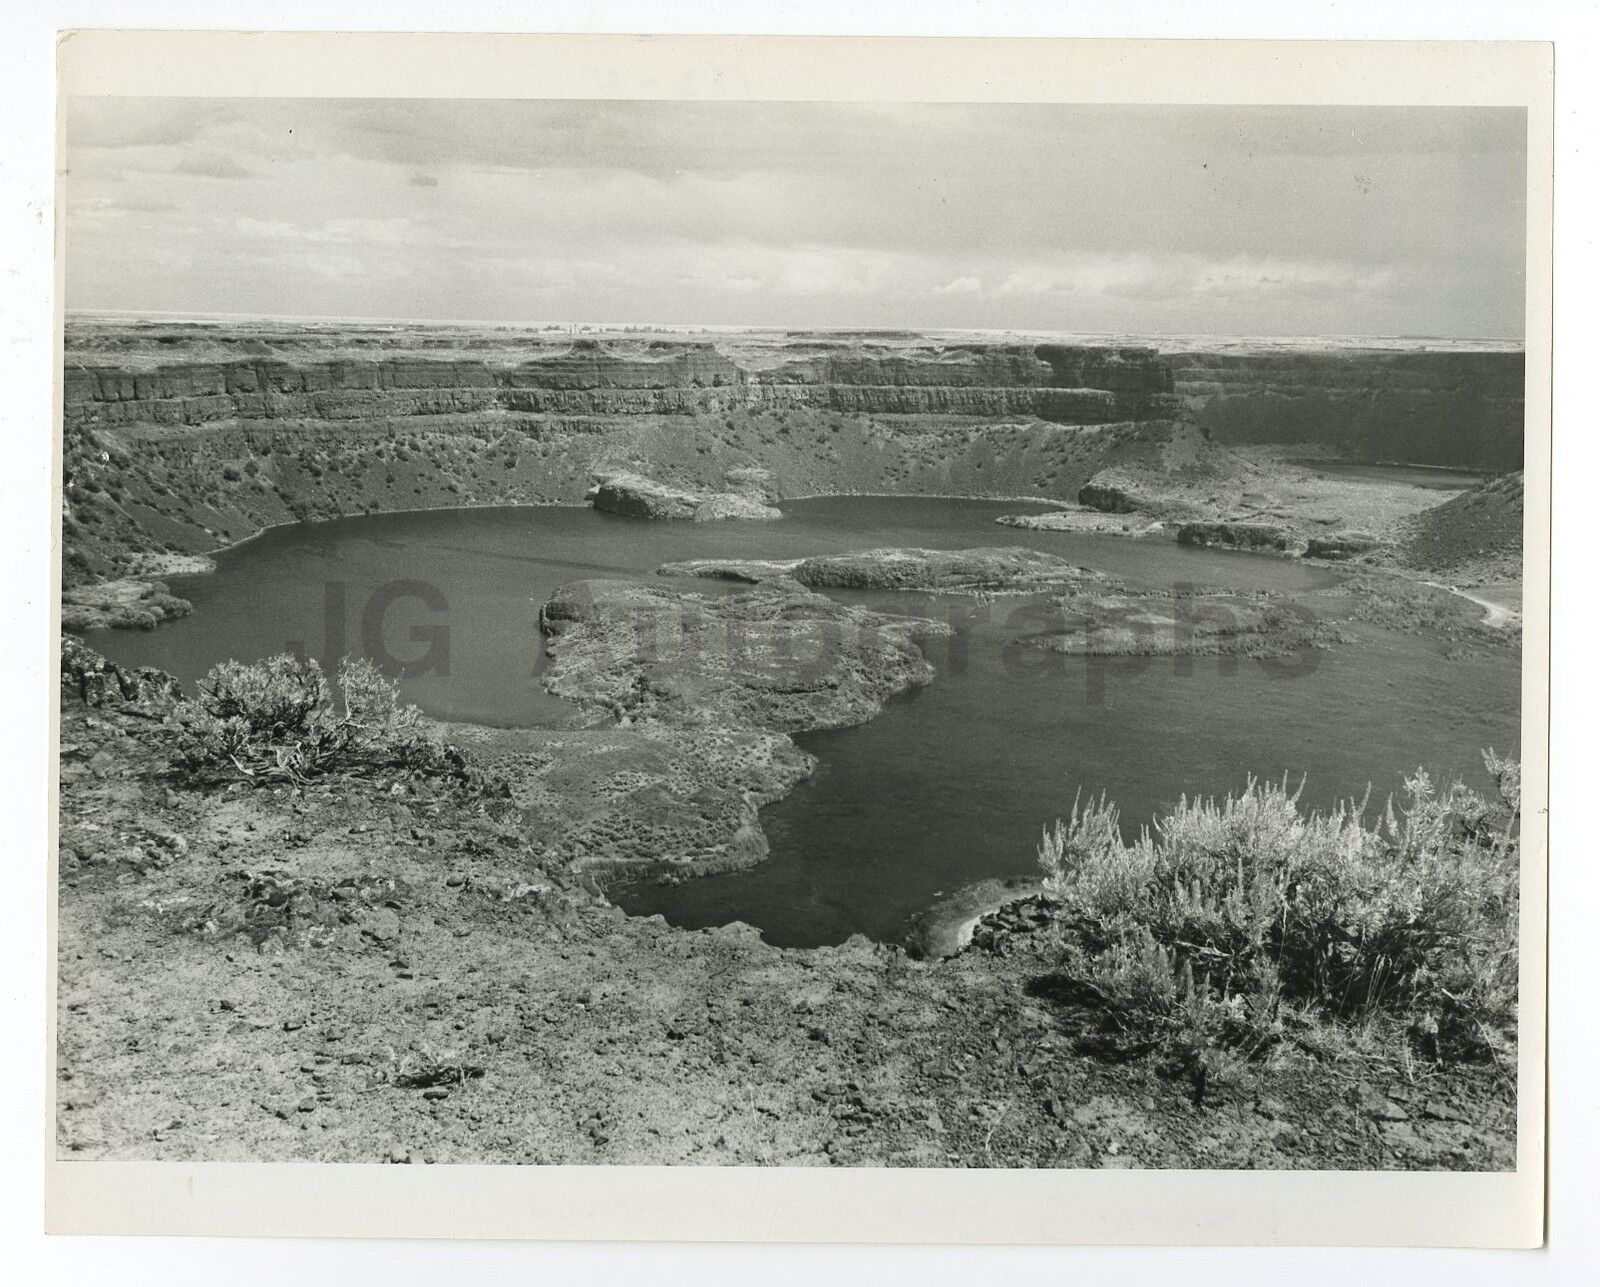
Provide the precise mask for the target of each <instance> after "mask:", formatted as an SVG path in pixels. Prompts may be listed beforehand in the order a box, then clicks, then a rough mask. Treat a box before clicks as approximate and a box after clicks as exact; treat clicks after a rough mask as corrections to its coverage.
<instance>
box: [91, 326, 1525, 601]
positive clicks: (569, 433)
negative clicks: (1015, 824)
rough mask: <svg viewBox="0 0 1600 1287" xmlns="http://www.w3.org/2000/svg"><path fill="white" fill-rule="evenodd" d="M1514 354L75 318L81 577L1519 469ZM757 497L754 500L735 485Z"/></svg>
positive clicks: (1516, 355) (93, 578) (1518, 401)
mask: <svg viewBox="0 0 1600 1287" xmlns="http://www.w3.org/2000/svg"><path fill="white" fill-rule="evenodd" d="M1521 362H1522V358H1521V355H1520V354H1519V353H1514V352H1504V351H1492V350H1483V351H1457V350H1453V349H1447V350H1444V351H1437V352H1435V351H1427V350H1413V351H1401V352H1395V351H1390V350H1384V349H1370V350H1368V349H1354V348H1348V347H1329V348H1324V349H1307V350H1304V351H1298V350H1297V351H1292V352H1285V351H1283V350H1282V348H1281V347H1278V346H1263V347H1261V348H1260V349H1259V350H1245V351H1238V350H1228V351H1223V352H1216V353H1207V352H1203V351H1198V350H1196V351H1183V352H1177V353H1172V354H1164V353H1162V352H1161V351H1159V350H1158V349H1157V348H1156V347H1155V346H1152V345H1149V344H1143V345H1132V344H1116V345H1092V344H1080V343H1071V344H1069V343H1062V342H1055V341H1040V342H1034V343H1021V342H987V341H986V342H974V341H972V340H971V339H970V338H968V339H966V340H963V341H960V342H940V341H938V340H935V339H932V338H927V337H917V336H911V337H905V336H898V335H897V336H874V335H872V334H864V335H859V336H846V337H835V336H829V335H827V334H805V333H785V332H774V333H760V332H757V333H745V332H739V333H733V334H730V335H727V336H718V337H715V338H703V337H697V338H685V337H682V336H673V335H666V334H652V335H644V336H640V335H634V334H611V335H603V336H599V337H566V336H555V337H552V336H549V335H547V334H545V333H542V332H515V331H510V330H494V329H486V328H449V327H438V328H427V327H405V326H393V327H370V326H369V327H362V326H355V325H353V326H346V327H337V326H333V325H331V324H330V325H327V326H321V327H318V326H313V325H305V326H290V325H287V324H277V325H276V326H274V325H273V324H252V325H246V324H242V323H241V324H217V325H193V324H191V325H175V324H173V325H168V324H158V323H145V324H129V323H117V324H112V323H95V322H88V321H84V322H78V323H73V324H69V327H68V331H67V341H66V352H65V368H64V376H63V408H62V427H63V489H64V501H65V506H64V519H63V546H64V552H63V567H62V573H63V582H64V584H66V585H67V586H68V587H69V588H70V587H74V586H78V585H81V584H86V583H92V582H97V581H103V580H108V579H113V578H116V577H123V576H129V575H137V571H136V568H135V565H136V564H142V565H144V566H146V567H148V566H150V557H151V556H152V555H155V556H159V557H175V556H182V555H194V554H206V553H210V552H211V551H214V550H216V549H218V548H221V547H223V546H226V545H228V544H230V543H233V542H236V541H238V540H241V539H243V538H245V537H247V536H249V535H251V534H253V533H254V532H256V531H258V530H260V529H261V528H264V527H268V526H273V525H276V524H280V523H286V522H295V521H305V520H313V519H326V518H332V517H337V516H341V515H348V514H360V513H373V512H386V511H394V510H404V509H425V508H439V507H457V506H469V505H530V504H579V503H582V501H583V499H584V497H585V496H586V494H588V493H589V491H590V489H591V488H592V487H593V486H594V485H595V484H596V483H597V482H598V481H599V480H601V479H603V478H605V477H606V476H608V475H628V474H637V475H642V476H643V477H644V478H646V479H649V480H654V481H655V482H656V483H657V484H659V485H663V486H666V487H668V488H669V489H681V490H684V491H688V492H698V493H721V492H724V491H726V490H728V486H727V481H726V480H727V479H728V478H729V477H730V475H731V474H732V475H737V473H738V472H739V471H748V470H752V469H755V470H761V471H764V474H763V475H762V477H763V488H764V489H765V490H766V491H767V492H769V493H770V495H771V496H772V497H774V498H779V499H781V498H784V497H797V496H808V495H818V494H839V493H864V494H867V493H870V494H906V495H917V494H924V495H970V496H994V497H1013V496H1014V497H1025V498H1038V499H1046V500H1058V501H1063V502H1074V501H1076V500H1077V498H1078V496H1079V493H1080V491H1081V490H1082V489H1083V488H1084V487H1085V485H1086V484H1089V483H1090V482H1091V480H1093V479H1094V478H1095V476H1096V475H1097V474H1100V473H1101V472H1102V471H1105V470H1107V469H1112V468H1118V467H1120V468H1129V469H1133V470H1135V471H1137V470H1139V469H1145V468H1150V469H1155V470H1156V471H1158V472H1161V473H1163V474H1166V475H1169V476H1170V475H1174V474H1176V475H1177V476H1179V477H1183V476H1198V475H1203V474H1204V473H1205V472H1206V464H1207V461H1206V459H1205V456H1206V452H1207V450H1208V448H1210V447H1211V446H1212V445H1219V446H1228V445H1232V444H1237V445H1240V446H1241V447H1249V446H1253V445H1257V444H1260V443H1264V442H1270V443H1274V444H1292V445H1294V446H1295V447H1296V448H1298V449H1300V450H1301V452H1302V454H1305V455H1310V456H1316V455H1318V454H1324V455H1327V456H1330V457H1333V458H1356V459H1374V460H1376V459H1382V460H1392V461H1398V462H1402V463H1427V464H1447V465H1455V466H1461V467H1464V468H1469V469H1475V470H1485V471H1495V472H1501V471H1506V470H1511V469H1515V468H1517V467H1518V466H1519V465H1520V463H1521V442H1522V378H1521ZM735 490H737V489H735Z"/></svg>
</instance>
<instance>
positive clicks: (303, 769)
mask: <svg viewBox="0 0 1600 1287" xmlns="http://www.w3.org/2000/svg"><path fill="white" fill-rule="evenodd" d="M420 719H421V714H420V712H419V711H418V710H417V708H416V707H415V706H410V705H406V704H403V703H402V702H401V701H400V694H399V685H398V684H396V683H395V682H394V681H393V680H391V679H388V678H386V677H385V676H384V674H383V672H382V671H380V670H379V669H378V668H377V666H375V665H373V663H372V662H370V661H367V660H365V659H353V658H349V657H347V658H345V659H344V661H343V662H341V663H340V666H339V693H338V696H337V698H336V697H335V696H334V695H333V693H332V692H331V691H330V688H329V684H328V680H327V677H326V676H325V675H324V674H323V671H322V667H321V666H319V665H318V664H317V662H316V661H315V660H314V659H312V660H302V659H300V658H298V657H294V656H291V655H289V654H287V653H285V654H280V655H279V656H275V657H268V658H266V659H265V660H264V661H259V662H252V663H244V662H238V661H226V662H223V663H222V664H221V665H219V666H215V667H213V668H212V670H211V673H210V674H208V675H207V676H206V677H205V678H204V679H203V680H201V681H200V684H199V695H198V696H197V697H195V698H194V699H192V700H188V701H183V702H180V703H179V704H178V706H177V707H176V709H175V710H174V711H173V713H172V716H171V720H170V722H171V724H172V726H173V729H174V731H175V734H176V739H175V740H176V745H175V747H174V750H173V755H172V761H173V765H174V767H176V768H178V769H179V770H181V771H187V772H190V773H195V774H198V775H202V776H214V777H215V776H220V777H236V778H244V779H247V780H251V781H257V782H281V781H288V782H302V781H305V780H306V779H308V778H313V777H318V776H321V775H324V774H329V773H341V772H343V773H348V772H375V771H379V770H384V771H396V770H398V771H401V772H418V773H424V774H429V775H435V774H442V775H445V776H450V777H456V778H465V777H466V760H465V758H464V757H463V756H462V754H461V752H460V751H458V750H456V749H455V748H453V747H449V746H446V745H445V744H444V743H443V742H442V741H441V740H440V739H439V738H438V737H437V736H436V735H433V734H431V733H429V732H427V731H425V730H424V729H423V728H422V727H421V725H420Z"/></svg>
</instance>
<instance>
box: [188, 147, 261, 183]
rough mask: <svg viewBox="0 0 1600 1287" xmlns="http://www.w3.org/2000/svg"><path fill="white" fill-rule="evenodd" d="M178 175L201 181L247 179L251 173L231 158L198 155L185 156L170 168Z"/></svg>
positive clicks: (212, 154) (205, 154) (215, 155)
mask: <svg viewBox="0 0 1600 1287" xmlns="http://www.w3.org/2000/svg"><path fill="white" fill-rule="evenodd" d="M172 168H173V170H174V171H175V172H176V173H178V174H192V175H195V176H196V177H198V178H203V179H248V178H249V177H250V175H251V171H249V170H247V169H245V168H244V166H242V165H240V164H239V163H238V162H237V161H235V160H234V159H233V158H232V157H231V156H219V155H217V154H215V153H211V154H207V153H200V154H196V155H190V156H185V157H184V158H183V159H182V160H180V161H179V162H178V163H177V165H175V166H173V167H172Z"/></svg>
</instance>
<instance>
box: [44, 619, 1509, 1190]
mask: <svg viewBox="0 0 1600 1287" xmlns="http://www.w3.org/2000/svg"><path fill="white" fill-rule="evenodd" d="M172 700H173V692H172V685H171V684H170V682H168V681H164V680H161V679H160V678H159V677H158V676H155V675H152V674H149V673H146V674H145V675H143V676H138V675H127V674H124V673H122V672H118V671H116V670H115V669H114V668H106V667H104V666H102V665H100V664H98V663H97V662H95V661H94V659H92V657H88V658H86V657H85V655H84V654H83V653H81V652H79V651H76V650H74V651H73V652H72V667H71V669H70V670H69V671H68V673H66V674H64V691H63V699H62V705H63V711H62V762H61V781H62V789H61V809H62V812H61V839H60V876H61V880H60V890H59V894H60V905H59V938H58V952H59V955H58V962H59V977H58V990H57V1024H58V1040H59V1044H58V1067H57V1083H56V1094H57V1109H58V1132H59V1133H58V1141H59V1147H60V1151H61V1154H62V1156H66V1157H117V1158H160V1159H210V1160H224V1159H236V1160H242V1159H275V1160H287V1159H303V1160H330V1161H332V1160H337V1161H372V1160H385V1159H387V1160H390V1161H396V1162H430V1161H431V1162H448V1161H499V1162H547V1163H555V1162H564V1163H596V1162H599V1163H604V1162H617V1163H651V1162H662V1163H669V1162H705V1163H724V1164H762V1163H787V1164H838V1165H916V1166H939V1165H962V1166H1011V1165H1030V1166H1031V1165H1038V1166H1071V1167H1087V1166H1111V1167H1117V1166H1147V1167H1195V1166H1199V1167H1319V1168H1326V1167H1351V1168H1394V1167H1408V1168H1418V1167H1421V1168H1473V1169H1481V1168H1500V1167H1506V1166H1509V1165H1511V1164H1512V1161H1513V1145H1514V1129H1513V1124H1514V1108H1515V1100H1514V1094H1513V1090H1512V1087H1511V1084H1510V1082H1509V1080H1508V1079H1507V1078H1506V1077H1504V1076H1502V1075H1501V1074H1500V1072H1499V1071H1498V1070H1497V1069H1496V1068H1495V1067H1493V1066H1490V1065H1473V1066H1458V1067H1455V1068H1453V1069H1449V1070H1438V1069H1432V1068H1428V1067H1424V1066H1422V1065H1420V1064H1411V1065H1410V1066H1408V1067H1404V1068H1402V1067H1401V1066H1399V1065H1394V1064H1386V1063H1379V1062H1371V1061H1367V1060H1363V1059H1361V1058H1359V1057H1356V1056H1354V1055H1353V1054H1351V1053H1349V1052H1344V1053H1340V1052H1335V1051H1327V1050H1324V1051H1320V1052H1319V1051H1317V1050H1314V1049H1311V1048H1309V1047H1308V1048H1300V1047H1298V1046H1292V1045H1291V1046H1288V1047H1285V1048H1284V1049H1283V1050H1281V1051H1280V1052H1279V1053H1278V1055H1277V1056H1275V1057H1274V1059H1273V1060H1271V1061H1267V1062H1262V1063H1258V1064H1254V1065H1251V1066H1250V1067H1249V1068H1248V1069H1247V1070H1245V1071H1244V1072H1243V1073H1242V1074H1241V1075H1239V1076H1237V1077H1236V1078H1234V1079H1233V1080H1231V1081H1229V1082H1227V1083H1225V1084H1218V1083H1216V1082H1215V1081H1213V1083H1212V1085H1211V1086H1210V1087H1209V1088H1208V1089H1207V1091H1206V1094H1205V1097H1204V1100H1203V1102H1201V1103H1196V1101H1195V1094H1194V1089H1193V1086H1192V1084H1191V1082H1190V1081H1189V1079H1188V1078H1187V1077H1185V1076H1182V1075H1178V1074H1177V1073H1176V1071H1175V1070H1173V1069H1170V1068H1165V1067H1163V1066H1162V1065H1161V1064H1160V1063H1159V1061H1157V1060H1155V1059H1153V1058H1140V1057H1132V1058H1130V1057H1128V1054H1127V1052H1114V1051H1111V1052H1108V1051H1106V1050H1105V1049H1104V1048H1103V1047H1102V1046H1100V1045H1098V1044H1097V1040H1098V1039H1097V1038H1095V1036H1094V1034H1095V1033H1097V1032H1099V1031H1100V1029H1099V1026H1098V1025H1097V1024H1095V1023H1093V1022H1092V1021H1091V1020H1090V1017H1089V1016H1088V1015H1086V1014H1085V1013H1084V1012H1083V1011H1082V1010H1080V1009H1078V1008H1076V1006H1075V1004H1074V1003H1073V1002H1072V1001H1071V1000H1070V999H1069V998H1067V997H1065V996H1063V995H1062V994H1061V991H1060V990H1059V989H1055V988H1053V987H1052V979H1053V973H1052V971H1053V967H1054V964H1055V962H1056V960H1057V951H1056V949H1055V948H1054V946H1053V942H1052V935H1051V932H1050V930H1049V928H1048V919H1047V917H1046V916H1044V915H1041V913H1040V910H1039V905H1038V903H1037V902H1036V901H1035V902H1033V903H1026V902H1025V903H1020V904H1015V905H1013V906H1011V907H1010V908H1008V909H1006V910H1004V911H1002V912H1000V913H999V914H991V915H989V916H987V917H983V918H980V919H979V921H978V924H977V927H976V930H975V932H974V936H973V937H974V942H975V944H976V945H975V946H973V947H970V948H968V949H967V950H965V951H963V952H961V953H960V954H959V955H957V956H955V957H953V958H951V959H949V960H932V961H928V960H918V959H914V958H913V957H911V956H910V955H908V954H907V953H906V952H904V951H902V950H900V949H899V948H896V947H893V946H889V945H884V944H873V943H869V942H866V941H865V940H861V939H854V940H851V941H850V942H848V943H846V944H844V945H843V946H840V947H836V948H823V949H816V950H808V951H794V950H780V949H776V948H772V947H769V946H767V945H766V944H764V943H762V942H761V941H760V939H759V938H758V936H757V935H756V934H755V932H754V931H752V930H750V929H748V928H747V927H743V926H731V927H728V928H725V929H720V930H712V931H704V932H698V933H690V932H685V931H680V930H677V929H674V928H671V927H669V926H667V925H665V924H663V923H662V922H661V921H659V920H658V919H652V920H636V919H630V918H628V917H626V916H624V915H623V914H622V912H621V911H620V910H619V909H617V908H616V907H614V906H612V905H611V904H609V903H608V902H607V901H606V900H605V898H604V896H603V894H602V893H601V891H600V887H599V886H598V885H597V884H596V883H595V880H594V875H593V871H592V870H590V869H586V868H585V867H584V865H583V864H581V863H574V862H572V861H571V860H570V856H568V855H567V851H563V850H562V849H561V847H560V846H558V845H552V844H548V843H545V841H546V840H547V839H548V836H547V835H544V836H542V835H541V828H542V826H544V825H545V824H547V823H548V821H549V820H550V819H552V818H555V817H563V818H565V817H569V816H577V817H582V816H588V817H589V818H590V819H591V820H592V819H593V818H594V817H596V816H600V815H604V814H606V813H607V812H608V806H607V805H606V801H607V799H608V798H610V796H612V795H614V793H615V792H616V791H617V790H618V789H619V787H620V789H622V790H623V791H624V793H625V792H626V783H627V781H628V777H627V773H628V769H627V766H626V765H624V766H623V768H622V770H621V772H620V773H619V774H618V775H617V777H615V778H607V777H606V776H605V775H603V774H595V773H591V774H590V775H589V776H588V777H587V778H584V779H582V780H581V781H579V780H577V779H572V780H568V781H566V782H565V783H563V782H561V781H551V780H549V778H548V772H549V767H550V757H549V754H548V747H546V746H543V745H542V744H541V739H542V738H544V737H547V736H553V735H545V734H538V733H527V734H523V733H516V732H504V731H501V732H494V731H489V730H476V731H470V732H471V736H467V738H466V740H465V743H464V744H465V746H466V749H467V754H468V757H469V759H470V760H471V761H472V763H473V764H474V765H475V766H477V768H478V769H479V770H480V771H481V772H482V774H483V775H484V780H485V781H487V782H489V783H491V784H494V783H499V784H501V785H500V787H497V788H494V789H491V788H487V787H465V788H464V787H461V786H459V785H455V784H451V783H446V782H442V781H431V780H428V779H426V778H418V777H391V776H386V775H376V776H373V775H354V776H351V775H345V776H338V777H334V778H331V779H327V780H321V781H316V782H313V783H309V784H305V785H299V786H297V785H291V784H280V785H276V786H259V787H258V786H250V785H244V784H238V783H235V784H232V785H229V786H217V785H210V786H207V785H204V784H197V783H195V782H194V781H192V780H189V779H186V778H184V777H182V776H179V775H177V774H175V773H174V772H173V770H172V769H171V768H170V767H169V758H168V757H169V753H170V733H169V730H168V729H167V728H166V727H165V726H164V724H163V722H162V721H163V720H164V718H165V717H166V714H167V712H168V711H169V710H170V705H171V702H172ZM447 732H449V733H450V734H451V735H452V736H455V735H456V734H458V733H460V734H463V735H466V734H469V731H468V730H454V729H452V730H447ZM567 736H582V735H581V734H580V735H567ZM606 736H609V737H610V738H613V739H619V738H625V737H626V736H627V734H626V733H625V732H618V731H615V730H612V731H609V732H607V733H606ZM622 745H623V744H622V743H620V742H619V743H616V744H614V745H613V746H612V748H611V749H612V751H613V752H615V751H618V750H620V749H621V748H622ZM635 748H637V743H635ZM591 754H596V755H599V756H600V757H601V758H602V759H603V758H604V757H605V755H606V754H608V752H607V751H605V750H601V749H595V748H591ZM535 784H537V785H535ZM563 792H564V793H565V794H566V796H567V799H565V801H562V800H561V799H560V797H561V796H562V794H563ZM609 811H610V812H611V813H613V814H614V813H615V812H616V810H615V809H614V808H611V809H610V810H609Z"/></svg>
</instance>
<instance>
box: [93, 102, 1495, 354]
mask: <svg viewBox="0 0 1600 1287" xmlns="http://www.w3.org/2000/svg"><path fill="white" fill-rule="evenodd" d="M65 159H66V167H67V178H66V205H67V215H66V224H67V257H66V262H67V306H68V307H69V308H72V309H108V310H109V309H119V310H123V309H125V310H136V311H150V312H196V313H219V312H220V313H250V314H263V313H264V314H286V315H296V316H344V317H397V318H398V317H405V318H450V319H478V320H484V321H511V322H534V323H543V322H559V321H575V322H660V323H703V324H718V323H720V324H743V325H776V326H823V327H826V326H838V327H851V326H878V327H882V326H889V327H973V328H1017V329H1035V330H1036V329H1043V330H1061V331H1130V332H1152V333H1161V332H1212V333H1217V334H1257V335H1308V334H1326V335H1435V336H1459V337H1472V338H1504V339H1520V338H1521V336H1522V322H1523V306H1522V293H1523V226H1524V216H1525V209H1524V144H1523V118H1522V113H1521V112H1520V111H1511V110H1498V109H1456V108H1452V109H1389V108H1378V109H1374V108H1348V109H1330V108H1309V109H1308V108H1187V107H1117V106H1111V107H1079V106H1008V105H992V106H991V105H920V104H882V105H874V104H778V103H768V104H751V103H651V102H552V101H543V102H540V101H536V102H505V101H499V102H478V101H428V100H403V101H393V100H383V101H378V100H286V99H278V100H261V99H256V100H246V99H90V98H85V99H74V100H71V101H70V102H69V104H68V109H67V134H66V153H65Z"/></svg>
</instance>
